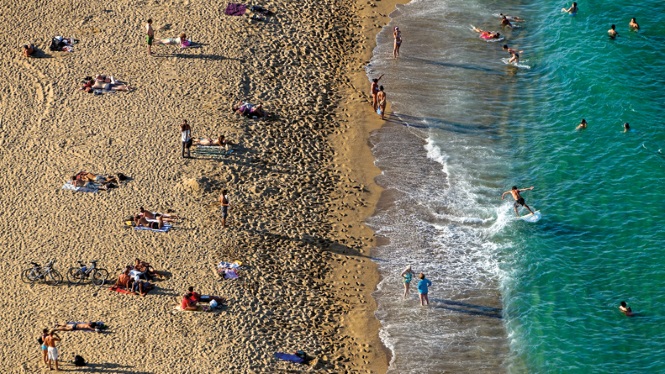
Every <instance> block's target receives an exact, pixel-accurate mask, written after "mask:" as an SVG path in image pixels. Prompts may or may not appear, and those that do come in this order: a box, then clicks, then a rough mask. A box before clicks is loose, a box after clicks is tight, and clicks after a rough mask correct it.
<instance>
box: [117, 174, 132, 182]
mask: <svg viewBox="0 0 665 374" xmlns="http://www.w3.org/2000/svg"><path fill="white" fill-rule="evenodd" d="M127 179H129V177H128V176H126V175H125V174H123V173H118V180H119V181H121V182H122V181H126V180H127Z"/></svg>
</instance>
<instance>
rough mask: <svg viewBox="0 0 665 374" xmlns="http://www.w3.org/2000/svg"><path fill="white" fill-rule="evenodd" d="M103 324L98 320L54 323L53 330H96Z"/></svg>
mask: <svg viewBox="0 0 665 374" xmlns="http://www.w3.org/2000/svg"><path fill="white" fill-rule="evenodd" d="M102 326H103V324H101V323H99V322H86V323H71V322H68V323H63V324H62V325H60V324H58V325H55V328H54V330H57V331H76V330H87V331H97V332H99V331H100V330H101V327H102Z"/></svg>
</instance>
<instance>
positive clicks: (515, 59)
mask: <svg viewBox="0 0 665 374" xmlns="http://www.w3.org/2000/svg"><path fill="white" fill-rule="evenodd" d="M503 50H504V51H506V52H508V53H510V60H509V61H508V63H509V64H511V63H515V65H517V64H519V63H520V53H522V52H524V51H516V50H514V49H512V48H508V44H504V45H503Z"/></svg>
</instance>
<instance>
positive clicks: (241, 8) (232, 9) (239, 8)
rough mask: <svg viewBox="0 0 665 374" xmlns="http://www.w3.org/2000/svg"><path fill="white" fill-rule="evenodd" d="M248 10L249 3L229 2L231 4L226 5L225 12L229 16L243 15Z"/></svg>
mask: <svg viewBox="0 0 665 374" xmlns="http://www.w3.org/2000/svg"><path fill="white" fill-rule="evenodd" d="M246 10H247V5H245V4H237V3H229V5H228V6H227V7H226V10H225V11H224V14H226V15H227V16H242V15H244V14H245V11H246Z"/></svg>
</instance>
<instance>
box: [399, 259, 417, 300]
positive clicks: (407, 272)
mask: <svg viewBox="0 0 665 374" xmlns="http://www.w3.org/2000/svg"><path fill="white" fill-rule="evenodd" d="M400 275H401V276H402V280H403V281H404V298H406V297H407V296H408V295H409V287H410V286H411V279H413V276H414V275H415V273H414V272H413V270H411V265H409V266H407V267H406V269H404V271H403V272H402V274H400Z"/></svg>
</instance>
